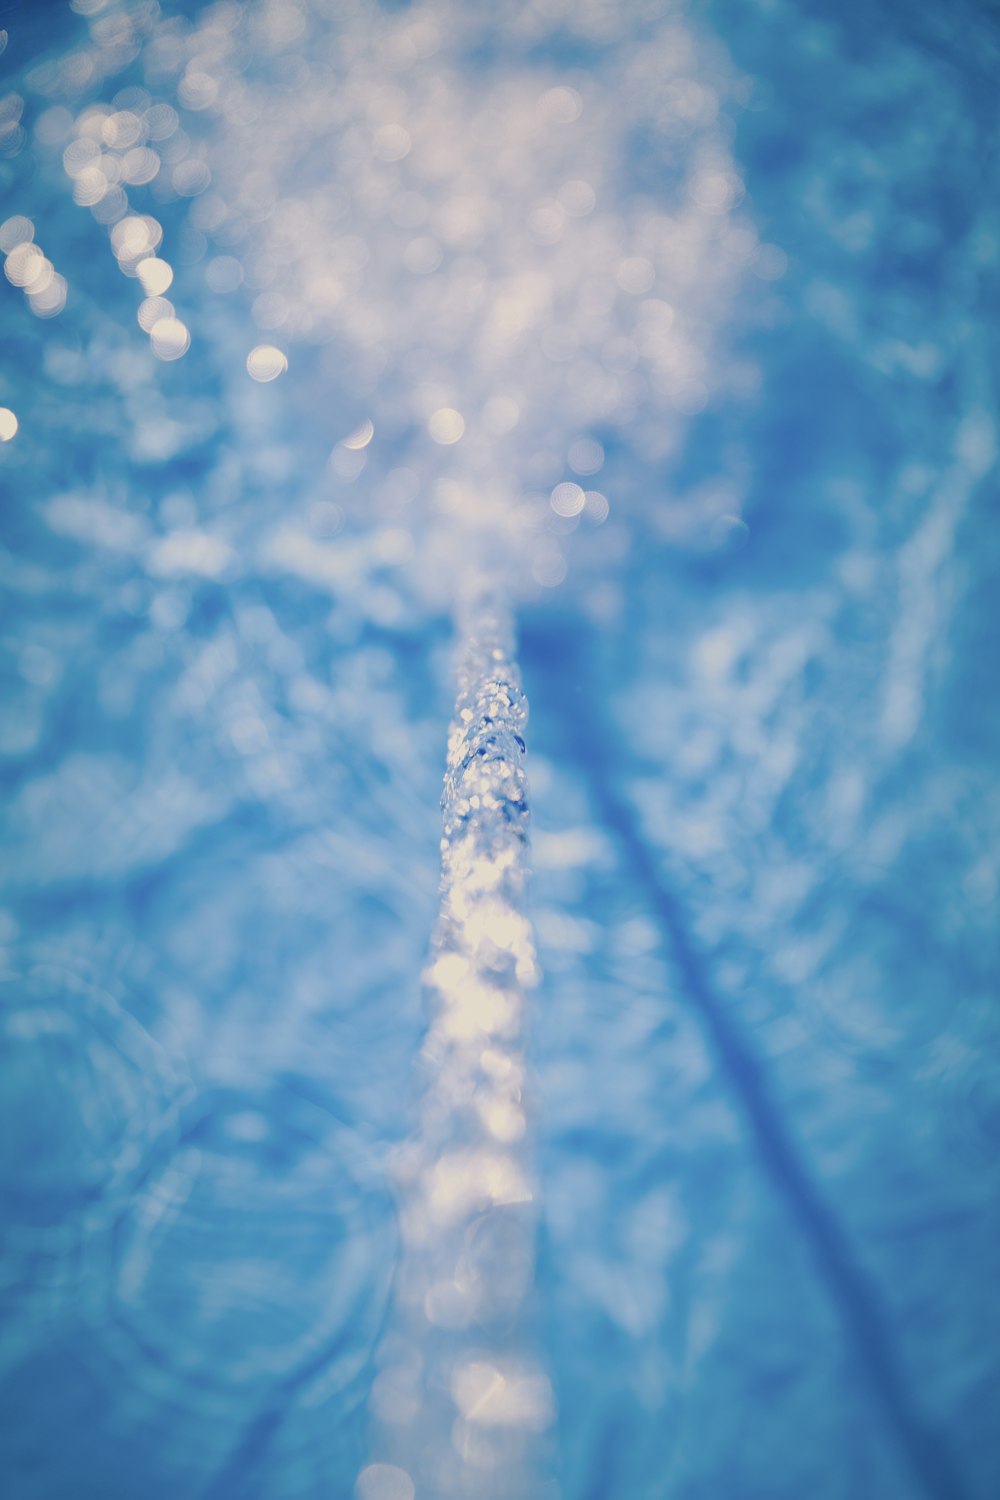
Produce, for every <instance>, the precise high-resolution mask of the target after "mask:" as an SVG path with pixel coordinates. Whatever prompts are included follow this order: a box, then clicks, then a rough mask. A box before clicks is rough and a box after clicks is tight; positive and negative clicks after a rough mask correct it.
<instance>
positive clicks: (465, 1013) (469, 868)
mask: <svg viewBox="0 0 1000 1500" xmlns="http://www.w3.org/2000/svg"><path fill="white" fill-rule="evenodd" d="M463 626H464V634H465V641H464V645H463V647H462V651H461V656H460V660H459V663H458V672H457V677H458V698H457V702H456V706H455V715H454V718H453V721H452V725H451V732H450V734H449V738H448V756H447V771H446V775H445V783H444V795H443V799H442V806H443V817H444V827H443V837H442V841H441V908H440V918H439V922H438V927H437V932H436V936H435V941H434V945H433V952H432V956H431V961H430V964H429V967H428V969H427V973H426V976H425V977H426V984H427V995H428V1004H429V1009H430V1024H429V1027H428V1031H427V1036H426V1040H425V1042H424V1047H423V1052H422V1058H421V1064H422V1072H423V1080H424V1094H423V1100H422V1103H421V1106H420V1110H419V1119H418V1123H417V1127H416V1130H415V1133H414V1135H413V1137H412V1139H411V1140H410V1142H409V1143H408V1145H407V1146H406V1148H405V1150H404V1151H403V1153H402V1156H401V1158H400V1166H399V1181H400V1194H401V1199H400V1203H401V1219H402V1230H403V1255H402V1264H401V1267H400V1271H399V1276H398V1283H397V1299H396V1300H397V1317H396V1324H395V1327H394V1329H393V1332H392V1334H391V1335H390V1337H389V1339H388V1340H387V1341H386V1345H385V1348H384V1349H383V1352H382V1360H383V1368H382V1371H381V1373H380V1375H379V1377H378V1379H377V1380H376V1383H375V1388H374V1392H373V1400H372V1405H373V1410H374V1414H375V1417H376V1419H377V1421H378V1423H379V1427H380V1435H379V1440H378V1442H377V1444H376V1451H377V1452H378V1453H379V1455H380V1457H379V1462H377V1463H375V1464H373V1465H370V1466H369V1467H368V1468H366V1469H365V1470H364V1471H363V1473H362V1475H361V1477H360V1479H359V1485H358V1492H359V1494H360V1495H361V1496H362V1497H363V1500H376V1497H381V1496H387V1495H389V1494H393V1495H395V1494H397V1493H398V1494H399V1495H404V1494H407V1493H411V1492H410V1491H409V1489H408V1488H407V1486H408V1484H409V1483H411V1482H412V1483H415V1484H416V1488H417V1491H418V1492H419V1493H433V1494H438V1495H442V1496H456V1497H458V1496H472V1495H482V1496H494V1495H495V1496H497V1497H500V1496H521V1495H525V1496H527V1495H528V1494H532V1493H535V1490H534V1489H533V1488H532V1486H533V1485H536V1484H537V1478H536V1476H535V1474H534V1471H533V1463H532V1460H533V1458H535V1457H537V1455H536V1453H535V1450H536V1448H537V1444H538V1439H539V1435H540V1434H541V1433H543V1432H544V1431H545V1430H546V1428H548V1427H549V1425H550V1424H551V1421H552V1418H553V1415H554V1412H553V1398H552V1392H551V1389H550V1386H549V1383H548V1380H547V1378H546V1376H545V1375H544V1373H543V1372H542V1370H541V1368H540V1367H539V1366H538V1364H537V1363H536V1362H535V1360H534V1359H533V1358H532V1356H531V1354H530V1351H529V1349H528V1343H529V1341H528V1340H526V1338H525V1328H524V1322H525V1311H526V1308H527V1305H528V1302H529V1298H530V1289H531V1285H532V1279H533V1265H532V1262H533V1252H532V1242H533V1233H534V1202H535V1196H536V1195H535V1187H534V1183H533V1179H532V1170H531V1161H530V1149H529V1145H528V1141H529V1133H528V1128H527V1112H526V1099H525V1094H526V1065H525V1055H524V1045H525V1010H526V1004H527V998H528V994H529V992H530V990H531V989H532V988H533V986H534V985H535V983H536V982H537V977H538V969H537V963H536V958H535V947H534V939H533V934H532V929H531V924H530V921H529V919H528V916H527V912H526V908H525V898H526V886H527V877H528V800H527V785H526V779H525V773H524V770H523V766H522V761H523V757H524V753H525V745H524V740H523V738H522V734H523V730H524V727H525V722H526V719H527V703H526V700H525V697H524V694H523V692H522V690H521V685H520V680H519V674H518V669H517V666H516V665H515V662H514V659H513V639H512V636H513V632H512V628H511V623H510V619H509V616H508V615H507V614H506V612H505V611H504V609H503V607H502V606H499V605H498V604H497V603H496V602H493V601H480V602H478V603H477V604H476V605H475V606H474V607H473V608H471V609H470V610H467V611H466V613H465V617H464V621H463ZM386 1456H388V1457H390V1458H391V1460H392V1462H391V1463H389V1464H387V1463H384V1462H382V1458H383V1457H386ZM392 1486H395V1487H396V1488H392Z"/></svg>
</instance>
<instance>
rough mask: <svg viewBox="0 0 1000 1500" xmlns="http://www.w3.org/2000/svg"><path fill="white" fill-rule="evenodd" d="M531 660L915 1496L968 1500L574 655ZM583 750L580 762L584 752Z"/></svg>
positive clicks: (564, 744) (564, 745) (542, 700)
mask: <svg viewBox="0 0 1000 1500" xmlns="http://www.w3.org/2000/svg"><path fill="white" fill-rule="evenodd" d="M556 644H557V645H558V647H559V649H558V651H556V650H553V649H552V646H553V642H552V641H551V640H550V641H548V642H546V649H543V650H538V651H537V653H532V654H533V655H535V656H536V660H537V661H538V663H539V666H543V667H549V664H550V663H551V664H552V665H553V666H555V665H556V663H558V667H557V669H556V670H551V669H550V670H548V671H546V682H545V687H544V689H540V690H539V691H538V692H536V693H535V694H534V695H533V699H534V701H535V702H536V703H537V704H544V705H545V708H546V709H547V710H549V711H551V714H552V718H553V720H554V721H558V722H557V727H556V732H557V733H558V734H559V735H560V739H561V746H560V748H561V750H562V752H563V755H564V756H565V757H566V759H568V760H571V761H572V762H573V764H574V766H575V769H576V770H577V772H578V774H579V775H580V776H581V777H582V778H583V780H584V782H585V784H586V786H587V789H588V793H589V796H590V799H591V802H592V804H593V806H594V809H595V811H596V812H597V813H598V815H599V817H600V819H601V821H602V824H603V826H604V828H605V829H606V831H607V832H608V833H610V834H611V835H612V836H613V837H614V838H615V839H616V840H617V842H618V845H619V848H620V850H621V853H622V855H623V856H624V858H625V860H626V861H627V863H628V865H629V867H630V869H631V871H632V873H633V875H634V877H635V880H636V882H637V884H638V885H639V886H640V887H641V888H642V890H643V892H644V895H645V898H646V901H647V903H648V905H649V908H650V911H651V913H652V914H653V915H654V916H655V917H656V919H657V921H658V923H659V926H660V931H661V933H662V935H663V939H664V943H665V947H666V949H667V950H668V957H669V959H671V960H672V962H673V965H674V967H675V969H676V971H677V972H678V974H679V976H680V978H681V981H682V983H683V987H684V990H685V992H686V994H687V997H688V999H689V1001H690V1002H691V1004H692V1006H693V1007H694V1009H695V1011H696V1012H697V1014H698V1015H699V1016H700V1018H701V1022H702V1025H703V1027H704V1030H705V1032H706V1034H707V1035H708V1037H709V1039H710V1041H711V1044H712V1047H713V1050H714V1052H715V1055H716V1058H717V1059H718V1062H719V1064H720V1066H721V1068H722V1070H723V1072H724V1073H725V1075H726V1077H727V1079H728V1081H729V1085H730V1088H731V1090H732V1093H733V1095H734V1097H735V1099H736V1100H737V1102H738V1103H739V1105H740V1107H741V1109H742V1112H743V1115H744V1118H745V1119H746V1122H747V1124H748V1126H749V1128H750V1131H751V1134H752V1137H753V1140H754V1142H755V1144H756V1147H757V1152H758V1155H759V1158H760V1161H761V1164H762V1165H763V1167H764V1170H765V1172H766V1173H767V1175H768V1177H769V1178H770V1180H771V1182H772V1184H773V1185H774V1187H775V1188H776V1189H777V1191H778V1192H779V1193H780V1194H781V1195H782V1197H783V1198H784V1200H785V1202H786V1203H787V1204H788V1206H789V1208H790V1210H791V1212H792V1215H793V1217H794V1220H795V1222H796V1223H797V1225H798V1227H799V1230H800V1232H801V1234H802V1236H803V1238H804V1239H805V1240H806V1242H807V1244H808V1246H809V1248H810V1250H811V1252H812V1255H813V1258H814V1261H815V1264H816V1265H817V1267H818V1270H819V1272H820V1275H821V1277H822V1279H823V1281H824V1283H825V1285H826V1287H827V1290H828V1292H829V1294H830V1297H831V1298H832V1300H833V1302H834V1304H835V1306H836V1307H837V1310H838V1312H839V1314H840V1319H841V1323H842V1325H843V1327H844V1330H845V1333H846V1334H847V1336H848V1337H849V1339H850V1341H851V1343H852V1344H853V1345H854V1348H855V1350H856V1351H857V1355H858V1358H859V1360H860V1363H861V1365H862V1368H863V1369H864V1370H865V1371H866V1372H867V1375H868V1378H869V1380H870V1382H871V1386H872V1391H873V1394H874V1396H875V1399H876V1401H877V1403H878V1406H879V1409H880V1410H881V1412H882V1414H883V1417H884V1418H885V1421H886V1423H887V1425H888V1426H889V1428H890V1429H891V1430H892V1432H893V1434H894V1435H895V1438H896V1440H897V1442H898V1444H899V1447H900V1449H901V1450H902V1453H903V1455H904V1456H905V1458H906V1460H907V1462H908V1465H909V1467H910V1470H911V1472H912V1474H913V1476H914V1478H915V1479H916V1481H917V1483H918V1484H919V1487H920V1491H921V1493H923V1494H924V1495H926V1496H928V1497H929V1500H967V1497H969V1490H968V1487H967V1485H966V1483H965V1480H964V1479H963V1478H962V1477H961V1475H960V1474H959V1471H958V1468H957V1466H956V1464H955V1461H954V1459H953V1457H952V1455H951V1453H950V1451H949V1447H948V1444H947V1442H946V1440H945V1438H944V1436H943V1435H942V1434H940V1433H938V1432H937V1431H935V1430H934V1428H933V1427H932V1426H931V1424H930V1423H929V1422H928V1421H927V1420H926V1418H925V1417H924V1416H923V1415H922V1414H921V1413H920V1411H919V1409H918V1407H917V1403H916V1402H915V1401H914V1400H913V1398H912V1396H911V1394H910V1391H909V1390H908V1388H907V1380H906V1377H905V1375H904V1373H903V1370H902V1368H901V1366H900V1363H899V1359H898V1357H897V1354H896V1351H895V1348H894V1344H893V1339H892V1335H891V1332H890V1329H889V1326H888V1323H887V1320H886V1317H885V1314H884V1312H883V1310H882V1307H881V1304H880V1300H879V1296H878V1292H877V1290H876V1288H875V1286H874V1285H873V1284H872V1282H871V1280H870V1279H869V1277H868V1276H867V1275H866V1273H865V1272H864V1271H863V1270H862V1268H861V1266H860V1265H859V1264H858V1262H857V1259H856V1257H855V1255H854V1253H853V1250H852V1248H851V1245H850V1243H849V1241H848V1239H847V1236H846V1234H845V1233H844V1230H843V1229H842V1228H841V1225H840V1223H839V1222H838V1219H837V1217H836V1215H835V1213H834V1212H833V1210H832V1208H831V1207H830V1205H829V1204H828V1203H827V1202H826V1201H825V1199H824V1197H823V1194H822V1192H821V1190H820V1188H819V1187H818V1185H817V1184H816V1183H815V1182H814V1181H813V1179H812V1177H811V1176H810V1173H809V1170H808V1168H807V1167H806V1165H805V1163H804V1161H803V1160H802V1158H801V1157H800V1155H799V1153H798V1150H797V1149H796V1146H795V1143H794V1141H793V1138H792V1136H791V1133H790V1132H789V1130H788V1128H787V1126H786V1124H785V1122H784V1121H783V1119H782V1117H781V1113H780V1111H779V1109H778V1108H777V1107H776V1105H775V1103H774V1101H773V1099H772V1097H771V1094H770V1090H769V1088H768V1084H767V1081H766V1077H765V1074H764V1070H763V1068H762V1066H761V1064H760V1061H759V1060H758V1058H757V1057H756V1056H755V1055H754V1053H753V1051H752V1050H751V1048H750V1046H749V1045H748V1043H747V1041H746V1040H745V1039H744V1037H743V1036H742V1034H741V1031H740V1029H739V1026H738V1023H737V1022H736V1021H735V1020H734V1019H733V1017H732V1016H731V1015H730V1013H729V1011H728V1009H727V1007H726V1006H725V1004H724V1003H723V1001H722V1000H721V999H720V997H719V995H718V994H717V992H716V990H715V988H714V985H713V982H712V979H711V976H710V974H709V970H708V966H707V965H706V963H705V961H704V960H703V958H702V956H701V954H700V953H699V952H698V950H697V948H696V947H695V945H694V943H693V942H692V939H691V936H690V929H689V924H688V922H687V920H686V917H685V914H684V912H683V909H682V907H681V904H680V902H679V901H678V899H677V898H676V896H675V895H674V893H673V892H672V891H671V889H670V887H669V884H668V883H667V881H666V880H665V878H664V875H663V873H662V871H661V869H660V868H659V865H658V863H657V861H656V859H655V857H654V855H653V854H652V852H651V851H650V848H649V845H648V844H647V842H646V840H645V839H644V838H643V835H642V833H641V831H640V828H639V824H638V820H637V818H636V815H635V810H634V808H633V806H632V804H631V802H630V801H629V799H628V798H627V797H625V796H623V795H622V794H621V793H620V792H619V791H618V790H617V789H616V786H615V780H614V773H613V769H612V767H613V765H614V764H615V763H618V764H620V763H621V761H620V758H618V757H616V756H615V755H614V753H613V746H612V742H611V736H610V732H609V729H608V726H607V725H606V724H605V723H603V722H601V723H587V722H585V713H584V702H585V701H589V700H584V698H583V695H582V694H580V693H579V692H574V691H573V690H572V688H571V687H569V686H568V684H567V679H569V681H570V682H572V681H573V680H574V679H575V680H576V681H577V682H579V681H580V680H581V677H580V676H579V675H577V674H576V673H575V672H572V670H570V671H567V668H568V667H569V666H570V660H571V658H572V656H573V655H575V654H576V653H574V652H572V649H571V648H569V649H564V648H566V647H567V646H568V643H567V642H566V641H565V640H563V639H560V640H559V642H558V643H556ZM568 658H569V659H568ZM584 749H585V751H586V753H585V754H581V751H582V750H584Z"/></svg>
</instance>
